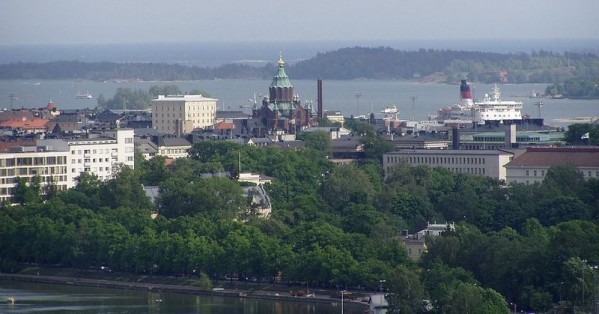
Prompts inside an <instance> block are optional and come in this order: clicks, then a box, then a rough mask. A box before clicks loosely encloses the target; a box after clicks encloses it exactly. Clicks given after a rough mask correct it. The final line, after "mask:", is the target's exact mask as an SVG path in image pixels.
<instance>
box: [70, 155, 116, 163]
mask: <svg viewBox="0 0 599 314" xmlns="http://www.w3.org/2000/svg"><path fill="white" fill-rule="evenodd" d="M90 161H91V162H93V163H96V162H109V161H110V158H108V157H107V158H85V159H81V158H79V159H71V164H72V165H74V164H80V163H82V162H84V163H86V164H87V163H89V162H90Z"/></svg>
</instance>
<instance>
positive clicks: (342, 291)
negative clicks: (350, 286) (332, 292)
mask: <svg viewBox="0 0 599 314" xmlns="http://www.w3.org/2000/svg"><path fill="white" fill-rule="evenodd" d="M344 294H345V290H341V314H343V295H344Z"/></svg>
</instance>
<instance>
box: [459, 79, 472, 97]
mask: <svg viewBox="0 0 599 314" xmlns="http://www.w3.org/2000/svg"><path fill="white" fill-rule="evenodd" d="M460 98H461V99H470V100H472V92H471V91H470V85H468V83H467V82H466V80H462V83H461V84H460Z"/></svg>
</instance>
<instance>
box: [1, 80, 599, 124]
mask: <svg viewBox="0 0 599 314" xmlns="http://www.w3.org/2000/svg"><path fill="white" fill-rule="evenodd" d="M291 82H292V84H293V85H294V91H295V93H296V94H297V95H299V97H300V99H301V100H302V102H303V103H304V104H308V103H311V104H313V105H314V106H316V95H317V88H316V80H293V79H291ZM270 83H271V81H270V80H201V81H174V82H172V81H169V82H146V81H117V80H113V81H107V82H96V81H69V80H35V81H33V80H32V81H26V80H17V81H14V80H10V81H0V109H4V108H6V109H10V108H11V107H12V108H40V107H45V106H46V105H47V104H48V102H50V101H52V102H54V103H55V104H56V105H57V107H58V108H59V109H83V108H94V107H95V106H96V105H97V98H98V97H99V96H100V95H103V96H104V98H106V99H108V98H112V97H113V96H114V94H115V93H116V91H117V89H118V88H130V89H141V90H144V91H148V90H149V89H150V87H151V86H154V85H158V86H164V85H176V86H178V87H179V89H180V90H181V91H183V92H190V91H192V90H196V89H199V90H202V91H204V92H207V93H208V94H210V96H211V97H212V98H216V99H218V101H217V104H218V110H245V111H246V112H249V109H250V108H251V106H252V105H253V103H254V99H255V100H256V101H257V102H258V103H260V102H261V100H262V98H263V97H264V96H265V95H267V94H268V87H269V86H270ZM470 86H471V89H472V90H473V92H474V97H475V98H476V99H482V98H483V97H484V94H485V93H491V91H492V89H493V85H492V84H480V83H471V84H470ZM499 87H500V89H501V98H502V99H504V100H519V101H522V102H523V103H524V113H525V114H528V115H529V116H530V117H533V118H538V117H542V118H544V119H545V123H546V124H551V125H557V126H567V125H568V124H570V123H571V122H568V121H565V122H564V121H563V120H562V119H572V118H578V117H588V118H595V119H597V118H599V100H597V99H593V100H576V99H551V98H531V97H529V96H530V95H531V94H533V93H538V94H542V93H543V92H544V90H545V87H546V84H502V85H499ZM78 92H89V93H90V94H91V95H92V96H93V99H76V98H75V95H76V94H77V93H78ZM11 95H13V96H11ZM458 101H459V86H458V85H450V84H438V83H418V82H412V81H397V80H352V81H340V80H325V81H323V104H324V109H325V110H329V111H341V112H343V114H344V115H345V116H346V117H349V116H360V115H369V114H370V113H375V115H378V116H380V111H381V110H382V109H383V108H385V107H386V106H389V105H395V106H397V108H398V109H399V117H400V119H405V120H412V119H415V120H417V121H421V120H427V119H428V117H429V116H430V115H432V114H435V113H436V112H437V110H438V109H440V108H441V107H445V106H450V105H452V104H455V103H457V102H458ZM539 102H541V103H542V106H541V107H540V108H539V106H537V105H536V104H537V103H539Z"/></svg>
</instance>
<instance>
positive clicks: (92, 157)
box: [38, 129, 135, 188]
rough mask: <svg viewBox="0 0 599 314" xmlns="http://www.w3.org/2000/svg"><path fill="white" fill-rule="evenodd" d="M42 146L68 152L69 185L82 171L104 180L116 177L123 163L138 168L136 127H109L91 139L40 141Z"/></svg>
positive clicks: (39, 143)
mask: <svg viewBox="0 0 599 314" xmlns="http://www.w3.org/2000/svg"><path fill="white" fill-rule="evenodd" d="M39 145H43V146H47V147H53V148H54V149H57V150H60V151H67V152H68V160H67V166H68V182H69V184H68V186H67V187H68V188H71V187H74V186H75V185H77V177H79V175H80V174H81V173H82V172H89V173H93V174H95V175H97V176H98V178H99V179H100V180H102V181H103V180H108V179H111V178H113V176H114V174H115V173H116V172H117V171H118V170H119V167H120V165H126V166H129V167H130V168H132V169H134V168H135V157H134V155H135V146H134V142H133V129H115V130H107V131H103V132H101V133H99V134H94V135H92V136H90V137H88V138H78V139H49V140H39V141H38V146H39Z"/></svg>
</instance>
